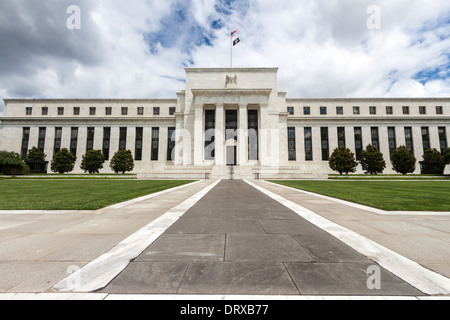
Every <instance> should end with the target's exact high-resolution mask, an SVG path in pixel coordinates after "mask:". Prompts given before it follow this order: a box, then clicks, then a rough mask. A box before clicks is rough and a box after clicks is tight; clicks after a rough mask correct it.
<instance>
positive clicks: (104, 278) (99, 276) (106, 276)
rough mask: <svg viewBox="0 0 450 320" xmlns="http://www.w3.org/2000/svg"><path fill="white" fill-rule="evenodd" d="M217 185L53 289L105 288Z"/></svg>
mask: <svg viewBox="0 0 450 320" xmlns="http://www.w3.org/2000/svg"><path fill="white" fill-rule="evenodd" d="M219 182H220V180H219V181H216V182H214V183H212V184H210V185H209V186H208V187H206V188H204V189H203V190H202V191H200V192H198V193H197V194H195V195H193V196H192V197H190V198H189V199H187V200H186V201H184V202H183V203H181V204H180V205H178V206H176V207H174V208H173V209H171V210H170V211H168V212H167V213H165V214H164V215H163V216H161V217H159V218H158V219H156V220H155V221H153V222H152V223H150V224H149V225H147V226H146V227H144V228H142V229H141V230H139V231H138V232H136V233H135V234H133V235H131V236H130V237H129V238H127V239H125V240H124V241H123V242H121V243H119V244H118V245H117V246H116V247H114V248H113V249H111V250H110V251H109V252H107V253H105V254H104V255H102V256H100V257H99V258H97V259H95V260H94V261H92V262H91V263H89V264H87V265H86V266H85V267H83V268H82V269H80V270H78V271H77V272H75V273H73V274H72V275H71V276H69V277H68V278H66V279H64V280H63V281H61V282H60V283H58V284H57V285H55V286H54V287H53V289H54V290H56V291H59V292H93V291H96V290H99V289H102V288H104V287H106V286H107V285H108V283H109V282H111V281H112V280H113V279H114V278H115V277H116V276H117V275H118V274H119V273H120V272H122V270H124V269H125V268H126V267H127V266H128V264H129V263H130V261H131V260H132V259H134V258H136V257H137V256H139V255H140V254H141V253H142V252H143V251H144V250H145V249H147V248H148V247H149V246H150V245H151V244H152V243H153V242H154V241H155V240H156V239H158V238H159V237H160V236H161V235H162V234H163V233H164V232H165V231H166V230H167V229H168V228H169V227H170V226H172V225H173V224H174V223H175V222H176V221H177V220H178V219H179V218H180V217H181V216H182V215H183V214H184V213H185V212H186V211H187V210H189V209H190V208H191V207H193V206H194V205H195V204H196V203H197V202H198V201H199V200H200V199H201V198H203V197H204V196H205V195H206V194H207V193H208V192H209V191H211V190H212V189H213V188H214V187H215V186H216V185H217V184H218V183H219Z"/></svg>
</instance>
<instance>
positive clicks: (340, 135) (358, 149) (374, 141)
mask: <svg viewBox="0 0 450 320" xmlns="http://www.w3.org/2000/svg"><path fill="white" fill-rule="evenodd" d="M298 129H299V128H295V127H290V128H288V151H289V152H288V156H289V161H297V144H296V130H298ZM345 129H346V128H345V127H338V128H337V143H338V147H339V148H341V147H345V146H346V144H347V139H350V137H346V130H345ZM303 130H304V147H305V161H313V136H312V128H311V127H306V128H303ZM329 130H330V129H329V128H328V127H321V128H320V140H314V141H317V142H318V141H320V143H321V153H322V154H321V156H322V161H328V160H329V157H330V152H332V150H330V139H329V136H330V132H329ZM387 131H388V141H386V142H387V143H388V146H389V153H390V157H391V158H392V154H393V152H394V150H395V149H397V148H398V147H399V146H400V145H399V144H398V143H397V140H398V139H397V131H396V128H395V127H388V128H387ZM353 132H354V135H353V137H351V139H354V140H353V141H354V146H355V150H354V151H355V156H356V160H361V153H362V151H363V149H364V146H365V145H367V144H369V143H370V144H371V145H373V146H374V147H376V148H377V149H378V150H380V134H379V128H378V127H371V128H370V141H363V133H362V128H361V127H354V128H353ZM404 134H405V135H404V136H405V143H404V144H405V146H406V148H407V149H408V150H409V151H410V152H411V153H412V154H413V155H414V140H413V139H414V136H413V130H412V127H405V128H404ZM438 134H439V145H440V148H441V151H443V150H444V149H447V148H448V141H447V128H446V127H439V128H438ZM421 135H422V145H423V151H425V150H427V149H429V148H431V141H430V128H429V127H422V128H421Z"/></svg>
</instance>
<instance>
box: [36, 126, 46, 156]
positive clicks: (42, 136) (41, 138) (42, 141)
mask: <svg viewBox="0 0 450 320" xmlns="http://www.w3.org/2000/svg"><path fill="white" fill-rule="evenodd" d="M46 133H47V128H39V141H38V149H39V150H41V151H42V152H44V149H45V135H46Z"/></svg>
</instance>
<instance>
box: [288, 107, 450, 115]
mask: <svg viewBox="0 0 450 320" xmlns="http://www.w3.org/2000/svg"><path fill="white" fill-rule="evenodd" d="M379 109H380V108H379V107H376V106H372V107H369V114H370V115H377V114H379V113H380V111H379ZM319 111H320V115H328V113H329V108H328V107H320V109H319ZM435 111H436V115H443V114H444V108H443V107H442V106H437V107H436V109H435ZM287 112H288V113H289V115H291V116H293V115H295V107H287ZM360 114H361V107H359V106H354V107H353V115H360ZM385 114H386V115H393V114H394V107H393V106H387V107H386V108H385ZM402 114H403V115H409V114H411V108H410V107H409V106H403V107H402ZM419 114H420V115H427V114H429V108H428V107H426V106H420V107H419ZM303 115H305V116H309V115H311V107H303ZM336 115H344V107H336Z"/></svg>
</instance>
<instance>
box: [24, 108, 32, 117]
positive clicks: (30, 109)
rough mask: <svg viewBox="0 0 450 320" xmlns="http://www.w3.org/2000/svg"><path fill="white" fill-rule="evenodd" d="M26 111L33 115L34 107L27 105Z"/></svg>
mask: <svg viewBox="0 0 450 320" xmlns="http://www.w3.org/2000/svg"><path fill="white" fill-rule="evenodd" d="M25 111H26V115H27V116H31V115H33V107H27V108H26V109H25Z"/></svg>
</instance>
